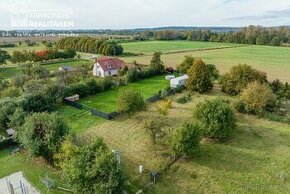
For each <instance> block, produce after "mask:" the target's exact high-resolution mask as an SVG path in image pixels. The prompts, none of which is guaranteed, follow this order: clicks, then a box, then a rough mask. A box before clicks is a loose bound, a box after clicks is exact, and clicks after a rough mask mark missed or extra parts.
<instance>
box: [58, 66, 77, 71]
mask: <svg viewBox="0 0 290 194" xmlns="http://www.w3.org/2000/svg"><path fill="white" fill-rule="evenodd" d="M58 70H59V71H73V70H74V68H72V67H71V66H67V65H62V66H60V67H59V68H58Z"/></svg>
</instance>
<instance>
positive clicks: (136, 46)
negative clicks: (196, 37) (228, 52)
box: [122, 40, 237, 54]
mask: <svg viewBox="0 0 290 194" xmlns="http://www.w3.org/2000/svg"><path fill="white" fill-rule="evenodd" d="M122 46H123V48H124V51H125V52H128V53H136V54H140V53H142V54H152V53H153V52H155V51H162V52H163V53H167V52H176V51H188V50H199V49H211V48H226V47H233V46H237V44H232V43H215V42H197V41H182V40H180V41H143V42H130V43H123V44H122Z"/></svg>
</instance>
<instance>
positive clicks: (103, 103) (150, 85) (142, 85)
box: [79, 76, 169, 113]
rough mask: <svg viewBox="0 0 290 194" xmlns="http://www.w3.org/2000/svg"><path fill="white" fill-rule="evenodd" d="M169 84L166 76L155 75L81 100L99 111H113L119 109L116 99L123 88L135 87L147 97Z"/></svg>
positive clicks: (135, 89) (134, 88)
mask: <svg viewBox="0 0 290 194" xmlns="http://www.w3.org/2000/svg"><path fill="white" fill-rule="evenodd" d="M168 86H169V81H168V80H166V79H165V76H155V77H152V78H149V79H144V80H141V81H138V82H135V83H130V84H128V85H126V86H122V87H118V88H113V89H111V90H108V91H105V92H102V93H99V94H96V95H94V96H91V97H88V98H83V99H81V100H80V101H79V102H80V103H81V104H84V105H86V106H89V107H91V108H95V109H97V110H99V111H102V112H105V113H111V112H114V111H116V110H117V107H116V100H117V98H118V94H119V92H120V91H121V90H125V89H129V88H130V89H133V90H134V91H137V92H140V93H141V94H142V96H143V97H144V99H147V98H150V97H152V96H154V95H155V94H157V93H158V92H159V91H160V90H162V89H165V88H166V87H168Z"/></svg>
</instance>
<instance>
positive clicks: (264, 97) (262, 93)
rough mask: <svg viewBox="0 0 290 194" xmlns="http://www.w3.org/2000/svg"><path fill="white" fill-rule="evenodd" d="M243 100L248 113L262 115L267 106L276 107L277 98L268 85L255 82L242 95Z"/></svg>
mask: <svg viewBox="0 0 290 194" xmlns="http://www.w3.org/2000/svg"><path fill="white" fill-rule="evenodd" d="M241 100H242V101H243V102H244V103H245V104H246V110H247V112H248V113H254V114H262V113H264V111H265V110H266V108H267V106H270V107H273V106H275V101H276V96H275V94H274V93H273V92H272V91H271V89H270V87H269V86H268V85H267V84H261V83H259V82H253V83H250V84H249V85H248V86H247V88H246V89H245V90H244V91H243V92H242V93H241Z"/></svg>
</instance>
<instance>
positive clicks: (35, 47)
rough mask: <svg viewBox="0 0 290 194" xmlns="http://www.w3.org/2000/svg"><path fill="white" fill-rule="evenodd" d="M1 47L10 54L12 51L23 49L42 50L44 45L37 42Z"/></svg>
mask: <svg viewBox="0 0 290 194" xmlns="http://www.w3.org/2000/svg"><path fill="white" fill-rule="evenodd" d="M1 49H2V50H5V51H7V52H8V53H9V54H10V55H12V53H13V51H24V50H31V51H38V50H44V49H45V46H44V45H43V44H41V43H38V45H35V46H27V45H25V44H23V45H22V46H17V47H11V48H1Z"/></svg>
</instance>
